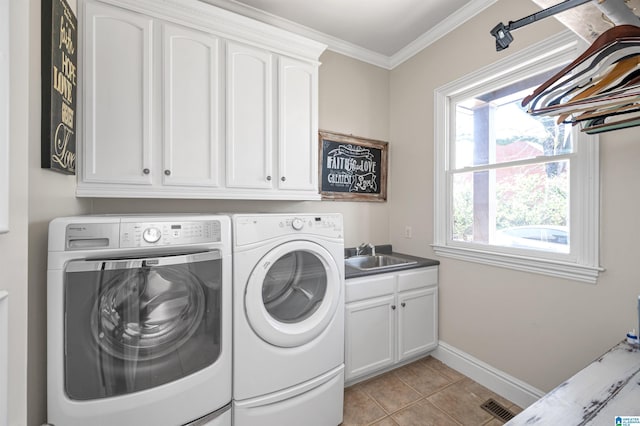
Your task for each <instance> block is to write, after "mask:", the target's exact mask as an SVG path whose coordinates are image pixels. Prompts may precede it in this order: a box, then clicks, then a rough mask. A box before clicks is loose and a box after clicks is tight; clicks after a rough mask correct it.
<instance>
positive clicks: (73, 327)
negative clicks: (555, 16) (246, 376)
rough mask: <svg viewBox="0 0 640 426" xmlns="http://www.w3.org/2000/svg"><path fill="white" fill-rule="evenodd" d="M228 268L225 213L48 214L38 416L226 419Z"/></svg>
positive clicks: (95, 424) (170, 425)
mask: <svg viewBox="0 0 640 426" xmlns="http://www.w3.org/2000/svg"><path fill="white" fill-rule="evenodd" d="M231 267H232V262H231V225H230V219H229V217H227V216H217V215H176V216H79V217H67V218H59V219H55V220H53V221H52V222H51V223H50V225H49V258H48V273H47V280H48V283H47V290H48V294H47V308H48V312H47V320H48V324H47V335H48V340H47V368H48V372H47V379H48V381H47V411H48V413H47V414H48V422H49V423H50V424H52V425H55V426H87V425H91V426H113V425H118V426H125V425H130V426H133V425H137V426H139V425H154V426H159V425H166V426H177V425H185V424H190V425H208V426H214V425H215V426H230V425H231V362H232V354H231V349H232V347H231V331H232V329H231V318H232V315H231V284H232V273H231Z"/></svg>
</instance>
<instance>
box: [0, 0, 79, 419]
mask: <svg viewBox="0 0 640 426" xmlns="http://www.w3.org/2000/svg"><path fill="white" fill-rule="evenodd" d="M70 4H71V6H72V7H75V1H71V2H70ZM9 9H10V28H9V32H10V119H9V120H10V136H9V140H10V147H9V148H10V157H9V159H10V161H9V185H10V186H9V197H10V199H9V202H10V213H9V214H10V218H9V219H10V232H9V233H8V234H3V235H0V254H1V256H0V270H2V275H1V276H0V288H2V289H6V290H8V291H9V377H8V388H9V410H8V418H9V425H11V426H23V425H27V424H29V425H40V424H41V423H42V422H43V421H44V420H45V416H46V411H45V410H46V405H45V404H46V402H45V387H46V337H45V336H46V334H45V330H46V328H45V326H46V322H45V321H46V319H45V315H46V305H45V301H46V244H47V229H46V227H47V225H46V224H47V223H48V221H49V220H50V219H52V218H53V217H55V216H58V215H67V214H77V213H83V212H88V211H89V202H88V201H80V202H78V201H76V199H75V197H74V194H73V191H74V182H75V181H74V178H73V177H69V176H63V175H59V174H57V173H54V172H51V171H49V170H42V169H40V1H37V0H30V1H24V0H10V2H9Z"/></svg>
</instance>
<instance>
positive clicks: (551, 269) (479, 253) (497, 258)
mask: <svg viewBox="0 0 640 426" xmlns="http://www.w3.org/2000/svg"><path fill="white" fill-rule="evenodd" d="M433 250H434V251H435V254H437V255H438V256H443V257H450V258H452V259H459V260H466V261H468V262H475V263H481V264H483V265H491V266H498V267H502V268H508V269H514V270H517V271H523V272H532V273H537V274H542V275H548V276H551V277H556V278H565V279H569V280H575V281H582V282H586V283H589V284H595V283H596V282H597V280H598V274H599V273H600V272H602V271H604V268H601V267H598V266H587V265H579V264H577V263H570V262H561V261H556V260H550V259H542V258H539V257H530V256H523V255H515V254H506V253H497V252H490V251H484V250H476V249H470V248H461V247H450V246H442V245H436V244H434V245H433Z"/></svg>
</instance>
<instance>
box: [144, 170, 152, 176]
mask: <svg viewBox="0 0 640 426" xmlns="http://www.w3.org/2000/svg"><path fill="white" fill-rule="evenodd" d="M142 173H144V174H145V175H148V174H149V173H151V170H149V169H142Z"/></svg>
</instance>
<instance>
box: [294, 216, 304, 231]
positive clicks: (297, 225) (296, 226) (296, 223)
mask: <svg viewBox="0 0 640 426" xmlns="http://www.w3.org/2000/svg"><path fill="white" fill-rule="evenodd" d="M291 227H292V228H293V229H295V230H296V231H299V230H301V229H302V228H303V227H304V222H303V221H302V219H300V218H299V217H296V218H295V219H293V220H292V221H291Z"/></svg>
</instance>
